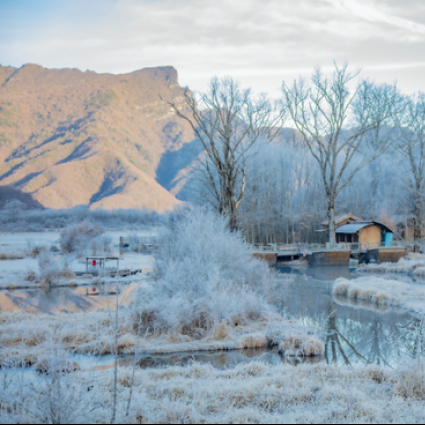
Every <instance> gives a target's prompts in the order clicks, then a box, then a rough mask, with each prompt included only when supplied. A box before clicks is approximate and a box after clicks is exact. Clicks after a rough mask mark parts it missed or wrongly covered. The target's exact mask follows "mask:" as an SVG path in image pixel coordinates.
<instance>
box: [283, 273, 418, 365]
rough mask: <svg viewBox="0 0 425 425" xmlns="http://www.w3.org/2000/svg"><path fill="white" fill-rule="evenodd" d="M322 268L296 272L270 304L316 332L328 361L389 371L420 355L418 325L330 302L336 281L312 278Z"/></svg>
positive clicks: (394, 314) (400, 314)
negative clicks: (378, 367) (301, 272)
mask: <svg viewBox="0 0 425 425" xmlns="http://www.w3.org/2000/svg"><path fill="white" fill-rule="evenodd" d="M322 269H324V268H316V269H308V270H306V271H305V272H303V274H302V275H301V274H297V276H296V277H295V282H294V283H292V284H284V285H283V286H282V293H281V294H280V295H278V294H275V299H276V297H279V298H280V301H278V302H275V305H276V306H277V307H278V308H279V309H280V310H281V311H284V312H286V313H287V314H289V315H290V316H291V317H293V318H296V319H298V320H300V321H302V322H304V323H306V324H309V325H315V326H318V327H319V328H320V329H321V332H322V340H323V341H324V343H325V356H324V360H325V361H326V362H327V363H329V364H331V363H332V364H345V365H353V364H378V365H382V366H390V367H392V366H396V365H398V364H400V363H403V362H405V361H406V360H407V359H408V358H412V357H417V356H418V355H419V354H420V352H419V350H418V348H417V347H418V346H421V347H422V345H421V344H419V343H418V342H417V341H418V339H419V340H420V341H422V330H421V329H422V324H421V321H419V320H418V319H417V318H415V317H413V316H412V315H411V314H409V313H406V312H404V311H402V310H397V309H392V308H386V307H380V308H379V309H378V308H376V307H374V306H372V305H366V304H365V303H361V302H354V301H349V300H347V299H340V298H338V299H335V298H334V297H333V295H332V286H333V281H334V280H335V279H332V280H331V281H326V279H325V278H324V277H326V278H327V277H328V276H329V274H326V273H323V275H322V279H321V280H320V281H319V280H316V276H318V275H320V274H321V272H322ZM306 273H308V274H307V279H306V278H305V277H306V276H305V274H306ZM348 273H349V272H348ZM334 277H335V275H334V272H333V273H332V278H334ZM344 277H345V276H344ZM415 347H416V348H415Z"/></svg>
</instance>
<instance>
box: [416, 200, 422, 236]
mask: <svg viewBox="0 0 425 425" xmlns="http://www.w3.org/2000/svg"><path fill="white" fill-rule="evenodd" d="M414 239H415V242H422V211H421V208H420V207H418V206H416V208H415V233H414Z"/></svg>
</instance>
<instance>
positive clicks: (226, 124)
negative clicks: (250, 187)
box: [167, 78, 285, 231]
mask: <svg viewBox="0 0 425 425" xmlns="http://www.w3.org/2000/svg"><path fill="white" fill-rule="evenodd" d="M184 97H185V100H186V107H185V108H182V107H180V106H179V105H177V104H176V103H170V102H167V103H169V105H170V106H171V110H172V111H173V112H174V113H175V114H176V115H177V116H178V117H180V118H182V119H184V120H185V121H187V122H188V123H189V124H190V125H191V127H192V128H193V131H194V132H195V135H196V136H197V138H198V139H199V141H200V142H201V144H202V146H203V149H204V151H205V154H204V155H201V156H200V157H199V164H198V165H199V167H198V170H199V173H198V179H200V180H201V181H202V183H203V191H202V192H201V196H203V198H204V201H205V202H207V203H209V204H211V205H212V206H213V207H214V208H215V210H216V211H217V212H219V213H220V214H223V215H225V216H226V217H228V218H229V223H230V228H231V230H232V231H236V230H237V212H238V208H239V206H240V204H241V202H242V199H243V196H244V193H245V187H246V178H247V175H246V167H247V164H248V163H249V161H250V160H251V159H252V158H253V157H254V156H255V154H256V153H257V152H258V150H257V149H256V145H257V143H258V141H259V140H260V139H262V140H266V141H271V140H273V139H274V138H275V137H276V136H277V134H278V132H279V129H280V128H281V127H282V125H283V117H284V115H285V114H284V111H283V109H282V108H281V107H280V106H279V105H277V104H273V103H272V102H270V101H269V100H268V99H267V98H266V97H265V96H260V97H258V98H255V97H254V96H253V94H252V93H251V91H250V90H242V89H241V88H240V86H239V84H238V83H237V82H236V81H235V80H233V79H232V78H224V79H222V80H219V79H217V78H214V79H213V80H212V81H211V83H210V87H209V91H208V92H205V93H201V94H199V95H198V96H194V95H193V94H192V92H191V91H190V90H189V89H188V88H186V90H185V93H184Z"/></svg>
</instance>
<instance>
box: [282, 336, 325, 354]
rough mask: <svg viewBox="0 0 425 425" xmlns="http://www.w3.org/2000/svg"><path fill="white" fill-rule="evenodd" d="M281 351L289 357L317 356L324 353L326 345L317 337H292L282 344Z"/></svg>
mask: <svg viewBox="0 0 425 425" xmlns="http://www.w3.org/2000/svg"><path fill="white" fill-rule="evenodd" d="M280 351H281V352H282V353H283V354H284V355H285V356H287V357H317V356H322V355H323V353H324V347H323V344H322V343H321V342H320V341H319V340H317V339H316V338H308V337H304V338H297V337H292V338H289V339H287V340H286V341H283V342H282V343H281V344H280Z"/></svg>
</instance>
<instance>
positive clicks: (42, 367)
mask: <svg viewBox="0 0 425 425" xmlns="http://www.w3.org/2000/svg"><path fill="white" fill-rule="evenodd" d="M79 370H81V367H80V365H79V364H78V363H76V362H71V361H65V362H63V363H61V364H56V362H55V361H53V362H52V361H51V360H49V359H47V358H43V359H41V360H39V361H38V362H37V365H36V371H37V372H38V373H44V374H51V373H62V374H64V373H65V374H66V373H73V372H77V371H79Z"/></svg>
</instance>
